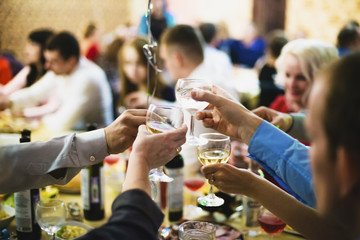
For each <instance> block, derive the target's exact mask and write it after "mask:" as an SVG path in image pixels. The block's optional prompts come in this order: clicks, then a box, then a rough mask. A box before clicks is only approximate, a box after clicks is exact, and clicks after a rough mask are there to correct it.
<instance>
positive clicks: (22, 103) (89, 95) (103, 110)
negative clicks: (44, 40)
mask: <svg viewBox="0 0 360 240" xmlns="http://www.w3.org/2000/svg"><path fill="white" fill-rule="evenodd" d="M53 95H57V96H58V98H59V99H60V102H61V103H60V106H59V108H58V109H57V110H56V111H55V112H54V113H51V114H47V115H45V116H44V117H43V118H42V122H43V123H44V125H45V127H46V128H48V129H49V130H51V131H54V132H61V131H68V130H79V129H85V126H86V124H87V123H97V124H98V126H99V127H103V126H107V125H108V124H110V123H111V122H112V121H113V112H112V97H111V91H110V86H109V84H108V82H107V80H106V75H105V73H104V71H103V70H102V69H101V68H100V67H99V66H97V65H96V64H94V63H92V62H91V61H89V60H87V59H85V58H81V59H80V60H79V64H78V66H77V67H76V69H75V70H74V71H73V72H72V73H71V74H69V75H56V74H55V73H53V72H52V71H49V72H47V73H46V74H45V75H44V76H43V77H42V78H41V79H40V80H39V81H37V82H36V83H35V84H34V85H33V86H31V87H29V88H25V89H22V90H19V91H17V92H15V93H14V94H12V95H11V96H10V100H11V101H12V109H13V110H14V111H19V110H21V109H25V108H27V107H33V106H37V105H39V104H41V103H43V102H44V101H46V100H47V99H49V98H50V97H51V96H53Z"/></svg>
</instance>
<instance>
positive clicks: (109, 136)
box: [105, 109, 147, 154]
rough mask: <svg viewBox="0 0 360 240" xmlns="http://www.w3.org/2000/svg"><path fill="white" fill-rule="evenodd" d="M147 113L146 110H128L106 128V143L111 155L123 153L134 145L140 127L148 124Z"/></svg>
mask: <svg viewBox="0 0 360 240" xmlns="http://www.w3.org/2000/svg"><path fill="white" fill-rule="evenodd" d="M146 112H147V110H146V109H130V110H126V111H124V112H123V113H122V114H121V115H120V116H119V117H118V118H117V119H115V121H114V122H112V123H111V124H110V125H109V126H107V127H106V128H105V137H106V143H107V146H108V152H109V153H110V154H115V153H120V152H123V151H125V150H126V149H128V148H129V147H130V146H131V145H132V143H133V142H134V140H135V138H136V135H137V133H138V127H139V126H140V125H141V124H145V122H146Z"/></svg>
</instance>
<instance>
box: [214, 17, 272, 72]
mask: <svg viewBox="0 0 360 240" xmlns="http://www.w3.org/2000/svg"><path fill="white" fill-rule="evenodd" d="M218 48H219V49H220V50H223V51H225V52H226V53H227V54H228V55H229V56H230V58H231V62H232V63H233V64H238V65H241V66H244V67H247V68H252V67H254V65H255V63H256V61H257V60H258V59H259V58H261V57H262V56H263V55H264V54H265V49H266V42H265V39H264V38H262V37H261V36H260V34H259V32H258V30H257V28H256V26H255V24H254V23H249V24H247V26H246V27H245V29H244V34H243V37H242V39H240V40H237V39H233V38H227V39H224V40H222V41H221V42H220V43H219V45H218Z"/></svg>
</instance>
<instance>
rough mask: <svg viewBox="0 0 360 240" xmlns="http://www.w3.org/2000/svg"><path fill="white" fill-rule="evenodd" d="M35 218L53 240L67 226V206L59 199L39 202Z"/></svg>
mask: <svg viewBox="0 0 360 240" xmlns="http://www.w3.org/2000/svg"><path fill="white" fill-rule="evenodd" d="M35 218H36V221H37V222H38V224H39V226H40V227H41V229H42V230H44V231H45V232H46V233H47V234H48V235H49V236H52V239H53V240H54V239H55V233H56V232H57V231H58V230H59V229H60V228H61V226H62V225H64V224H65V219H66V210H65V204H64V202H63V201H62V200H59V199H50V200H46V201H38V202H37V203H36V207H35Z"/></svg>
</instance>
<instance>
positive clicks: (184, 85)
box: [175, 78, 212, 145]
mask: <svg viewBox="0 0 360 240" xmlns="http://www.w3.org/2000/svg"><path fill="white" fill-rule="evenodd" d="M196 89H200V90H203V91H210V92H211V91H212V83H211V81H210V80H206V79H191V78H180V79H179V80H178V81H177V83H176V86H175V93H176V99H177V100H178V101H179V102H180V105H181V106H182V108H184V109H185V110H186V111H188V112H189V113H190V115H191V118H190V136H187V138H186V143H188V144H190V145H198V144H199V143H200V142H199V139H198V138H197V137H195V135H194V120H195V113H196V112H198V111H201V110H203V109H205V108H206V107H207V106H208V105H209V103H208V102H204V101H196V100H194V99H193V98H192V97H191V91H192V90H196Z"/></svg>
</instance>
